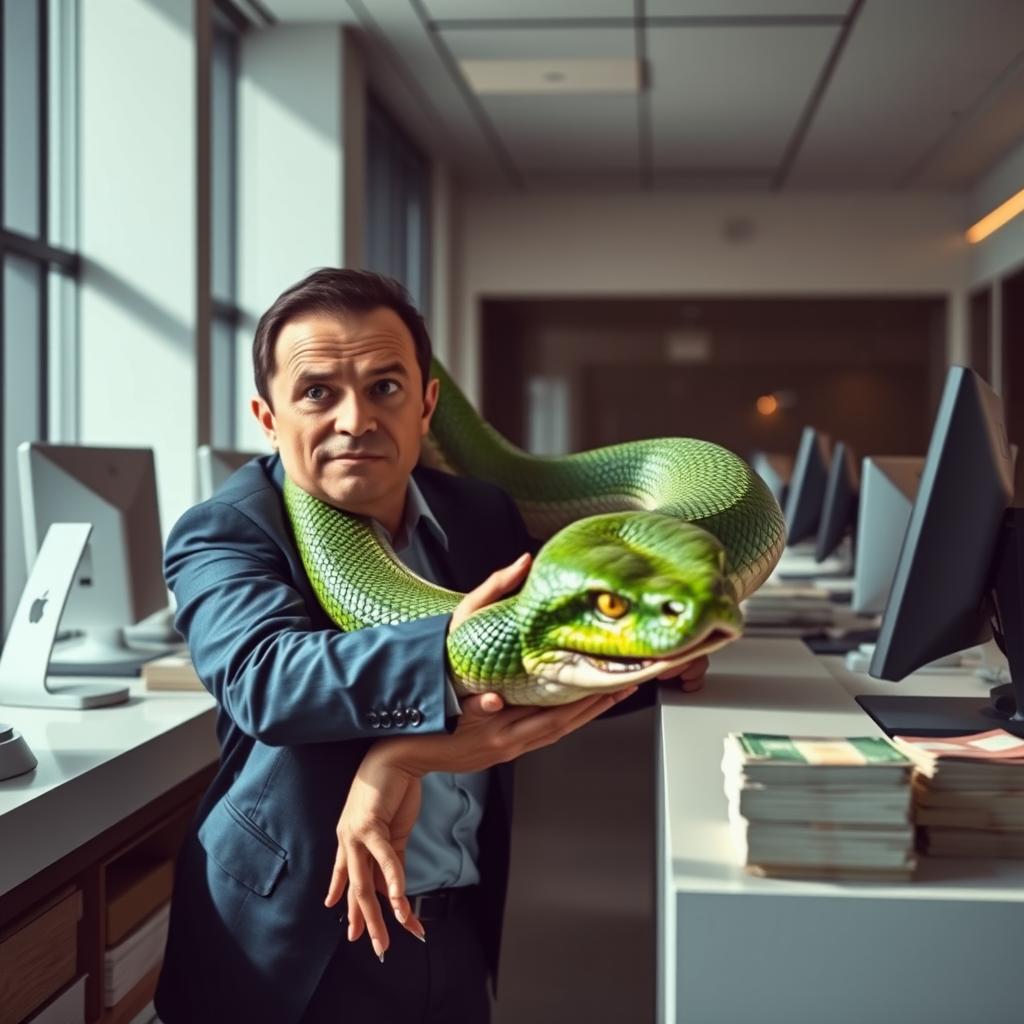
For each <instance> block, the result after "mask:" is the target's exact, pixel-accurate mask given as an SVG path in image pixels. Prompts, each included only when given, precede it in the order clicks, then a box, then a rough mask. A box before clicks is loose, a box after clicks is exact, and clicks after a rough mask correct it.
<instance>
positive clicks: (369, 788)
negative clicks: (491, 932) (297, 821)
mask: <svg viewBox="0 0 1024 1024" xmlns="http://www.w3.org/2000/svg"><path fill="white" fill-rule="evenodd" d="M419 811H420V780H419V778H418V777H417V776H413V775H409V774H408V773H406V772H402V771H400V770H398V769H395V768H392V767H390V766H388V765H386V764H384V763H383V762H382V761H381V760H379V759H377V760H372V759H371V758H369V757H364V758H363V761H362V763H361V764H360V766H359V768H358V770H357V771H356V774H355V777H354V778H353V780H352V785H351V786H350V787H349V791H348V797H347V799H346V800H345V806H344V808H343V809H342V812H341V817H340V818H339V819H338V827H337V835H338V852H337V854H336V855H335V858H334V870H333V872H332V874H331V884H330V888H329V890H328V893H327V898H326V899H325V900H324V905H325V906H327V907H333V906H334V905H335V904H336V903H337V902H338V900H339V899H340V898H341V894H342V893H343V892H344V891H345V886H346V884H348V940H349V942H354V941H355V940H356V939H358V938H359V936H360V935H362V934H363V927H364V924H365V923H366V922H367V921H369V923H370V938H371V941H372V942H373V949H374V952H375V953H376V954H377V956H378V957H380V959H381V960H382V961H383V959H384V951H385V950H386V949H387V947H388V934H387V929H385V927H384V922H383V921H382V920H381V916H380V907H379V904H378V903H377V896H376V893H377V892H381V893H384V894H385V895H387V896H388V897H389V899H390V901H391V907H392V910H393V911H394V914H395V917H397V918H398V920H399V922H400V923H401V924H403V925H404V926H405V928H406V929H407V930H408V931H410V932H412V934H413V935H415V936H416V937H417V938H418V939H423V937H424V932H423V925H422V924H421V923H420V922H419V921H418V920H417V919H416V917H415V916H414V915H413V914H412V912H411V908H410V906H409V901H408V900H407V899H406V897H405V847H406V844H407V843H408V842H409V835H410V833H411V832H412V828H413V825H414V824H415V823H416V817H417V815H418V814H419Z"/></svg>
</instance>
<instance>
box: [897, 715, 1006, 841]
mask: <svg viewBox="0 0 1024 1024" xmlns="http://www.w3.org/2000/svg"><path fill="white" fill-rule="evenodd" d="M894 742H895V743H896V745H897V746H898V747H899V748H900V750H902V751H904V752H905V753H906V755H907V756H908V757H909V758H910V759H911V760H912V761H913V762H914V782H913V785H914V800H915V804H916V814H915V818H916V820H917V824H918V825H919V826H921V832H922V840H923V843H924V846H925V849H926V850H927V852H928V853H929V854H931V855H933V856H936V857H1024V739H1021V738H1020V737H1018V736H1012V735H1011V734H1010V733H1008V732H1004V731H1003V730H1002V729H992V730H990V731H989V732H980V733H972V734H971V735H968V736H948V737H944V738H943V739H935V738H934V737H926V736H897V737H896V739H895V741H894Z"/></svg>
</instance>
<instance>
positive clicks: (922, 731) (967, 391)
mask: <svg viewBox="0 0 1024 1024" xmlns="http://www.w3.org/2000/svg"><path fill="white" fill-rule="evenodd" d="M1013 497H1014V466H1013V456H1012V453H1011V451H1010V446H1009V444H1008V442H1007V438H1006V429H1005V426H1004V423H1003V411H1002V403H1001V402H1000V399H999V396H998V395H997V394H996V393H995V392H994V391H993V390H992V389H991V388H990V387H989V386H988V385H987V384H986V383H985V381H984V380H983V379H982V378H981V377H980V376H979V375H978V374H976V373H974V372H973V371H971V370H968V369H966V368H965V367H962V366H954V367H952V368H951V369H950V370H949V373H948V375H947V377H946V385H945V389H944V391H943V394H942V401H941V403H940V405H939V411H938V415H937V417H936V420H935V427H934V429H933V431H932V437H931V442H930V443H929V446H928V454H927V456H926V458H925V464H924V470H923V471H922V473H921V483H920V487H919V488H918V492H917V497H916V499H915V501H914V507H913V509H912V510H911V513H910V523H909V525H908V527H907V534H906V537H905V539H904V542H903V547H902V549H901V551H900V558H899V562H898V564H897V566H896V574H895V576H894V578H893V586H892V592H891V594H890V595H889V601H888V604H887V605H886V608H885V615H884V616H883V618H882V625H881V629H880V630H879V636H878V644H877V646H876V648H875V653H874V656H873V657H872V660H871V667H870V673H871V675H872V676H874V677H875V678H877V679H889V680H899V679H903V678H904V677H905V676H907V675H908V674H909V673H911V672H913V671H914V670H915V669H917V668H919V667H921V666H922V665H924V664H926V663H927V662H929V661H933V660H935V659H936V658H940V657H942V656H944V655H948V654H952V653H955V652H957V651H961V650H964V649H965V648H967V647H972V646H974V645H976V644H981V643H984V642H985V641H986V640H988V639H989V637H990V636H992V635H993V632H994V633H995V636H996V640H997V642H998V643H999V645H1000V647H1001V648H1002V649H1003V651H1004V653H1005V654H1006V655H1007V658H1008V660H1009V664H1010V678H1011V680H1012V682H1011V683H1010V685H1009V686H1008V687H998V688H997V689H996V690H994V691H993V694H992V697H991V699H990V701H989V703H987V704H986V703H985V702H984V701H982V700H980V699H976V698H973V697H962V698H957V697H941V698H934V697H888V696H881V697H858V698H857V700H858V702H859V703H860V704H861V706H862V707H863V708H864V709H865V710H866V711H867V712H868V713H869V714H870V715H871V716H872V718H874V719H875V721H876V722H878V724H879V725H880V726H881V727H882V728H883V729H884V730H885V731H886V732H887V733H888V734H889V735H896V734H907V735H919V736H950V735H959V734H964V733H971V732H981V731H985V730H988V729H992V728H996V727H1002V728H1004V729H1007V730H1008V731H1011V732H1014V733H1017V734H1018V735H1024V509H1020V508H1012V507H1011V505H1012V502H1013Z"/></svg>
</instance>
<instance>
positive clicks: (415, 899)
mask: <svg viewBox="0 0 1024 1024" xmlns="http://www.w3.org/2000/svg"><path fill="white" fill-rule="evenodd" d="M479 890H480V887H479V886H477V885H461V886H459V887H458V888H457V889H432V890H431V891H430V892H422V893H420V894H419V895H418V896H410V897H409V903H410V905H411V906H412V912H413V913H414V914H415V915H416V917H417V918H419V920H421V921H443V920H445V919H446V918H449V917H451V916H452V915H453V914H456V913H458V912H460V911H461V912H464V911H466V910H467V909H469V908H471V907H473V906H474V905H475V904H476V901H477V897H478V895H479Z"/></svg>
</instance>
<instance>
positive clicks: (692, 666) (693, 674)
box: [658, 655, 708, 693]
mask: <svg viewBox="0 0 1024 1024" xmlns="http://www.w3.org/2000/svg"><path fill="white" fill-rule="evenodd" d="M707 671H708V659H707V657H706V656H705V655H701V656H700V657H699V658H695V659H694V660H693V661H689V662H687V663H686V664H685V665H684V666H683V667H682V668H673V669H670V670H669V671H668V672H666V673H664V674H663V675H660V676H658V678H659V679H662V680H664V679H678V680H679V681H680V682H681V683H682V684H683V692H684V693H694V692H696V691H697V690H699V689H701V688H702V687H703V686H704V676H705V675H707Z"/></svg>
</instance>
